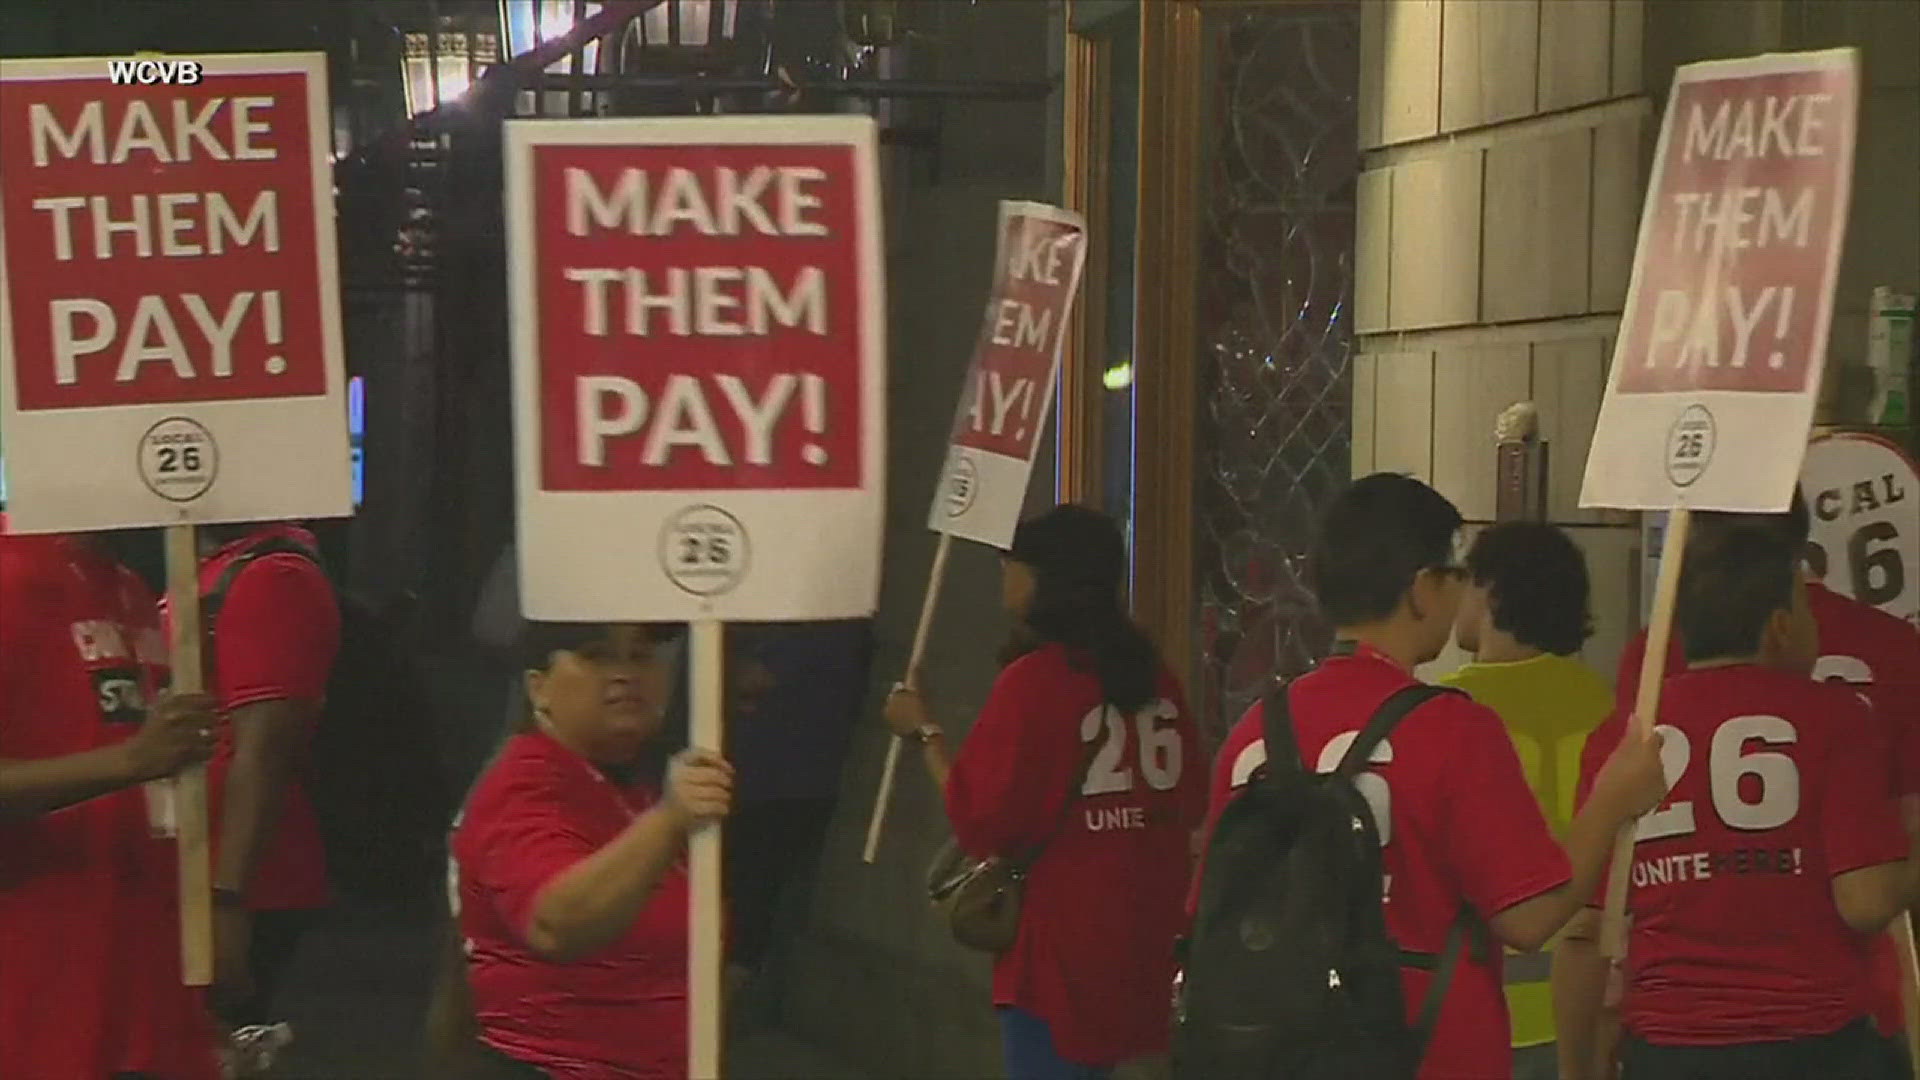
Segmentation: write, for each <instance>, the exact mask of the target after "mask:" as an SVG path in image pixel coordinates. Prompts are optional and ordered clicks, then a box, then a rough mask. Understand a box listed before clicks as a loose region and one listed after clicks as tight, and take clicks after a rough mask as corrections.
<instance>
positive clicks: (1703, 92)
mask: <svg viewBox="0 0 1920 1080" xmlns="http://www.w3.org/2000/svg"><path fill="white" fill-rule="evenodd" d="M1854 107H1855V106H1854V100H1853V95H1852V90H1851V83H1850V79H1849V75H1848V73H1847V71H1846V70H1845V69H1842V68H1837V67H1826V68H1815V69H1810V70H1798V71H1785V72H1771V73H1765V74H1754V75H1748V76H1743V77H1734V78H1719V79H1713V78H1702V79H1696V80H1693V81H1678V82H1676V84H1675V86H1674V98H1673V100H1672V101H1671V102H1670V103H1669V105H1668V110H1669V114H1668V115H1669V119H1668V130H1667V136H1666V138H1667V142H1666V146H1665V148H1664V153H1663V154H1662V155H1661V159H1660V161H1659V162H1657V163H1656V166H1655V170H1656V171H1655V175H1654V177H1653V179H1652V190H1651V192H1650V194H1649V196H1648V199H1647V210H1646V212H1647V215H1648V220H1647V221H1646V222H1645V223H1643V225H1642V232H1641V238H1640V247H1639V252H1638V255H1637V262H1636V265H1635V278H1634V288H1633V299H1632V302H1631V303H1630V304H1629V307H1628V310H1627V312H1626V313H1625V316H1624V319H1623V326H1622V331H1621V334H1622V340H1621V348H1620V350H1619V353H1618V356H1619V362H1620V363H1622V364H1624V365H1625V366H1624V367H1623V368H1622V370H1621V372H1620V376H1619V380H1618V382H1617V384H1616V389H1617V390H1618V391H1619V392H1621V393H1657V392H1672V391H1689V390H1740V391H1758V392H1768V393H1783V394H1784V393H1801V392H1804V391H1805V390H1806V389H1807V387H1808V385H1809V382H1808V380H1809V379H1810V378H1812V377H1813V376H1815V375H1816V374H1817V373H1818V370H1819V365H1820V364H1822V363H1823V362H1824V357H1822V356H1821V355H1819V353H1820V351H1821V350H1822V348H1823V345H1824V342H1825V325H1826V321H1827V320H1826V316H1827V306H1828V305H1829V304H1830V303H1831V296H1832V288H1833V282H1832V277H1833V274H1834V264H1833V257H1832V255H1833V252H1834V251H1835V250H1836V247H1835V240H1836V238H1837V237H1838V235H1839V234H1840V233H1841V231H1842V230H1844V229H1845V228H1846V220H1845V211H1846V200H1847V192H1848V179H1849V176H1850V175H1851V172H1852V161H1853V145H1852V142H1851V138H1850V132H1851V131H1852V126H1853V125H1852V119H1851V110H1852V109H1853V108H1854Z"/></svg>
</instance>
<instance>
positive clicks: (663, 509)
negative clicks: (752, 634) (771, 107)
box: [506, 116, 886, 620]
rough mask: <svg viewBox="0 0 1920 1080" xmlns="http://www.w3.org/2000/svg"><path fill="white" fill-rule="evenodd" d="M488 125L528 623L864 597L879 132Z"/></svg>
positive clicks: (872, 473)
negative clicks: (502, 208) (503, 211)
mask: <svg viewBox="0 0 1920 1080" xmlns="http://www.w3.org/2000/svg"><path fill="white" fill-rule="evenodd" d="M506 140H507V141H506V147H507V153H506V162H507V164H506V174H507V178H506V195H507V231H508V251H509V255H510V259H509V262H510V267H511V269H510V278H509V280H510V287H511V305H512V316H513V367H514V392H515V399H516V400H515V427H516V438H515V443H516V455H517V461H518V475H519V499H520V547H519V555H520V563H521V579H520V580H521V583H522V585H521V589H522V593H523V597H524V605H525V608H526V614H527V615H528V616H529V617H531V618H537V619H569V620H601V619H631V618H647V619H661V620H684V619H696V618H718V619H748V620H759V619H765V620H788V619H811V618H821V619H825V618H840V617H850V616H857V615H864V614H868V613H870V612H871V611H873V610H874V607H875V604H876V603H877V600H878V595H879V566H880V533H881V526H882V513H883V506H882V497H883V492H884V487H885V465H886V462H885V453H886V448H885V422H884V421H885V418H884V410H885V392H886V372H885V363H886V345H885V338H884V333H885V331H884V325H885V298H884V282H883V276H882V275H883V268H882V262H881V247H880V226H881V216H880V201H879V187H878V181H877V179H876V173H875V157H874V146H875V135H874V125H873V122H872V121H871V120H869V119H866V118H863V117H840V116H834V117H779V118H765V117H722V118H697V119H688V118H672V119H631V120H627V119H623V120H604V121H578V120H567V121H541V120H528V121H513V122H510V123H508V124H507V136H506Z"/></svg>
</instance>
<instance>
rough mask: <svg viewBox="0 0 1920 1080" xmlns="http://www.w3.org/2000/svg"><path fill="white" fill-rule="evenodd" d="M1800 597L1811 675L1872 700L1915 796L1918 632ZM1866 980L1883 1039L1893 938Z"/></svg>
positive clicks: (1816, 597)
mask: <svg viewBox="0 0 1920 1080" xmlns="http://www.w3.org/2000/svg"><path fill="white" fill-rule="evenodd" d="M1807 600H1808V604H1809V606H1810V607H1812V609H1813V618H1814V622H1815V623H1816V624H1818V626H1819V628H1820V653H1821V656H1820V661H1819V663H1818V664H1816V665H1815V667H1814V670H1813V675H1814V678H1816V679H1819V680H1821V681H1823V682H1845V683H1850V684H1852V685H1853V686H1855V688H1857V689H1858V690H1859V691H1860V692H1861V693H1862V694H1864V695H1866V697H1867V699H1868V700H1869V701H1871V702H1872V703H1873V707H1874V714H1875V717H1876V719H1877V720H1878V724H1879V728H1880V732H1881V738H1882V740H1883V744H1884V745H1885V746H1887V747H1888V748H1890V749H1891V750H1892V753H1891V755H1890V756H1889V757H1888V759H1887V760H1888V761H1890V762H1891V763H1892V765H1893V792H1894V794H1895V795H1896V796H1906V795H1915V794H1920V629H1915V628H1914V627H1913V626H1912V625H1911V624H1909V623H1906V622H1903V621H1902V620H1900V619H1899V618H1897V617H1895V616H1893V615H1889V614H1887V613H1886V612H1884V611H1881V610H1880V609H1879V608H1876V607H1873V606H1871V605H1869V604H1863V603H1861V602H1860V601H1858V600H1854V599H1852V598H1851V597H1847V596H1842V595H1841V594H1839V593H1837V592H1834V591H1833V590H1832V589H1829V588H1827V587H1826V586H1824V585H1820V584H1817V583H1816V584H1811V585H1809V586H1808V587H1807ZM1646 648H1647V635H1646V632H1645V631H1641V632H1640V634H1639V635H1638V636H1636V637H1635V638H1634V639H1633V641H1632V642H1630V643H1628V645H1627V651H1626V655H1625V656H1623V657H1621V660H1620V674H1619V678H1618V686H1619V688H1620V694H1619V696H1618V698H1617V700H1618V701H1620V702H1621V703H1622V705H1621V707H1622V708H1623V709H1631V708H1632V702H1633V695H1634V693H1635V692H1636V691H1637V690H1638V688H1639V686H1640V662H1641V658H1642V657H1643V656H1644V655H1645V654H1646ZM1685 667H1686V658H1685V656H1684V655H1683V654H1682V645H1681V641H1680V638H1679V636H1678V634H1675V635H1674V637H1673V638H1672V639H1671V642H1670V644H1669V647H1668V655H1667V671H1668V672H1669V673H1677V672H1679V671H1681V670H1683V669H1684V668H1685ZM1873 982H1874V985H1875V987H1876V988H1877V990H1878V994H1877V996H1876V998H1875V1001H1874V1010H1873V1013H1874V1022H1875V1024H1876V1025H1878V1027H1879V1028H1880V1030H1881V1031H1882V1032H1883V1033H1885V1034H1888V1035H1894V1034H1898V1033H1899V1032H1901V1031H1902V1030H1904V1029H1905V1027H1906V1019H1905V1017H1906V1013H1905V1010H1904V1009H1903V1008H1902V1007H1901V1004H1900V957H1899V951H1898V950H1897V949H1895V948H1894V945H1893V940H1892V939H1891V938H1890V937H1887V936H1885V935H1882V936H1881V937H1880V939H1879V940H1877V941H1876V942H1875V943H1874V969H1873Z"/></svg>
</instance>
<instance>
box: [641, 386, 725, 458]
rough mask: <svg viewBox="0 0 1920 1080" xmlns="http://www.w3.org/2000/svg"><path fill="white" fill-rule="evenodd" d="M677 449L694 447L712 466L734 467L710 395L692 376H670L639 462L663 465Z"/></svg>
mask: <svg viewBox="0 0 1920 1080" xmlns="http://www.w3.org/2000/svg"><path fill="white" fill-rule="evenodd" d="M677 446H691V447H695V448H696V449H698V450H699V451H700V456H701V457H702V458H704V459H706V462H707V464H709V465H720V466H728V465H732V464H733V459H732V458H731V457H729V456H728V454H727V444H726V442H725V441H724V440H723V439H721V437H720V429H719V428H718V427H717V426H715V425H714V422H713V411H712V410H711V409H708V408H707V396H706V394H705V393H704V392H702V391H701V389H700V380H699V379H697V378H695V377H694V376H692V375H669V376H667V386H666V389H665V390H664V391H663V392H662V393H661V395H660V406H659V409H658V412H657V414H656V416H655V419H654V422H653V430H652V431H651V432H649V433H648V435H647V445H646V449H645V450H643V451H642V452H641V454H640V460H641V461H642V462H644V463H645V464H648V465H664V464H666V463H667V457H668V456H669V455H670V454H671V453H672V452H673V448H674V447H677Z"/></svg>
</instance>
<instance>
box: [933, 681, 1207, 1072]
mask: <svg viewBox="0 0 1920 1080" xmlns="http://www.w3.org/2000/svg"><path fill="white" fill-rule="evenodd" d="M1159 695H1160V696H1159V698H1158V699H1157V700H1155V701H1153V702H1152V703H1150V704H1149V705H1148V706H1147V707H1146V708H1145V709H1142V710H1141V711H1140V713H1139V714H1138V715H1136V716H1133V717H1131V718H1122V717H1121V716H1120V715H1119V714H1118V712H1117V711H1115V710H1112V709H1108V708H1105V707H1103V697H1102V694H1101V691H1100V681H1099V679H1098V678H1097V677H1096V676H1095V675H1094V673H1093V672H1092V671H1091V670H1089V669H1088V668H1087V667H1085V666H1083V665H1082V664H1080V663H1077V662H1076V661H1075V660H1074V659H1073V658H1071V657H1070V656H1069V654H1068V652H1067V650H1066V649H1065V648H1063V647H1062V646H1059V645H1047V646H1043V647H1042V648H1040V649H1038V650H1036V651H1035V652H1032V653H1029V654H1028V655H1026V656H1024V657H1021V658H1020V659H1019V660H1016V661H1014V662H1013V663H1012V664H1009V665H1007V667H1006V668H1005V669H1004V670H1003V671H1001V673H1000V677H999V678H998V679H997V680H995V681H994V684H993V691H992V693H990V694H989V695H988V698H987V704H986V707H985V708H984V709H982V710H981V712H980V717H979V719H978V720H976V721H975V722H974V725H973V730H972V731H970V732H969V733H968V734H967V738H966V742H964V743H963V744H962V745H961V747H960V751H959V754H958V755H957V756H956V758H955V760H954V762H953V775H952V777H951V779H950V780H949V781H948V783H947V815H948V817H949V818H950V819H951V820H952V822H953V831H954V836H955V838H956V839H957V840H958V841H959V844H960V847H961V848H962V849H964V850H965V851H966V852H967V853H968V854H970V855H973V856H974V857H976V858H986V857H990V856H1002V857H1013V858H1019V857H1022V856H1025V855H1027V854H1028V853H1030V852H1031V851H1032V850H1033V849H1034V848H1036V847H1039V846H1041V845H1044V850H1043V851H1042V853H1041V855H1040V858H1039V860H1038V861H1037V862H1036V863H1034V865H1033V867H1032V869H1031V871H1030V873H1029V875H1028V878H1027V886H1026V896H1025V900H1024V906H1023V908H1022V911H1021V921H1020V934H1019V938H1018V940H1016V941H1015V942H1014V946H1013V948H1012V949H1010V950H1009V951H1008V952H1007V953H1006V954H1005V955H1004V956H1001V957H1000V958H999V959H998V961H997V962H996V964H995V965H994V977H993V1001H994V1004H995V1005H1007V1006H1013V1007H1015V1008H1019V1009H1024V1010H1026V1011H1028V1012H1030V1013H1033V1014H1034V1015H1036V1016H1038V1017H1039V1018H1041V1019H1042V1020H1045V1021H1046V1022H1047V1024H1048V1026H1049V1027H1050V1028H1051V1029H1052V1033H1053V1041H1054V1045H1055V1047H1056V1048H1057V1049H1058V1051H1059V1052H1060V1054H1061V1056H1063V1057H1065V1058H1066V1059H1067V1060H1069V1061H1073V1062H1078V1063H1080V1064H1084V1065H1091V1066H1107V1065H1113V1064H1115V1063H1118V1062H1120V1061H1123V1060H1126V1059H1128V1058H1134V1057H1140V1056H1143V1055H1146V1054H1153V1053H1158V1052H1160V1051H1162V1050H1164V1049H1166V1046H1167V1034H1168V1029H1169V1024H1170V1023H1171V1004H1172V993H1173V989H1172V988H1173V973H1174V956H1173V945H1174V939H1175V938H1176V937H1178V935H1179V933H1180V928H1181V913H1180V898H1181V892H1182V889H1183V888H1184V886H1185V883H1186V877H1187V873H1188V859H1189V853H1190V850H1191V837H1192V831H1193V828H1194V826H1195V825H1196V824H1198V822H1199V819H1200V815H1201V812H1202V810H1203V809H1204V806H1203V803H1204V800H1205V798H1206V786H1205V777H1204V776H1203V770H1204V769H1205V763H1204V761H1203V760H1202V758H1201V756H1200V743H1199V739H1198V737H1197V735H1196V733H1195V731H1194V726H1193V722H1192V720H1191V718H1190V717H1189V716H1188V715H1187V711H1186V703H1185V701H1184V699H1183V696H1182V694H1181V691H1180V684H1179V681H1178V680H1177V679H1175V678H1174V677H1173V675H1172V674H1171V673H1169V672H1167V671H1165V670H1164V669H1163V670H1162V671H1161V673H1160V687H1159ZM1089 754H1092V755H1093V757H1092V758H1091V759H1089V757H1088V755H1089ZM1089 760H1091V762H1092V764H1091V767H1087V762H1088V761H1089ZM1083 768H1085V772H1086V780H1085V782H1084V783H1082V784H1081V785H1080V787H1079V788H1078V789H1077V790H1075V789H1074V785H1075V783H1076V781H1077V780H1078V779H1079V777H1080V775H1081V771H1082V769H1083ZM1070 796H1071V797H1072V802H1071V804H1069V801H1068V800H1069V797H1070Z"/></svg>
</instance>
